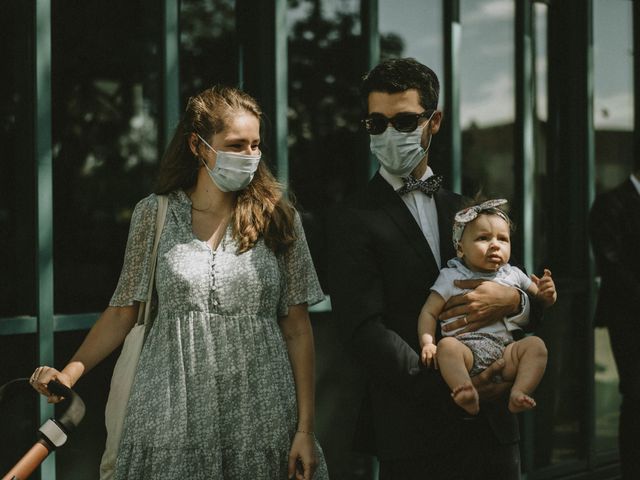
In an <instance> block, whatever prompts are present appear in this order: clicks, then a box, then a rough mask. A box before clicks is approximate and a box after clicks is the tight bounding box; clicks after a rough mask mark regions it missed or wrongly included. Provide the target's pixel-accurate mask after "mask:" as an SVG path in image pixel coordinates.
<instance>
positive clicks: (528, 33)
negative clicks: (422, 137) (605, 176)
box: [514, 0, 536, 472]
mask: <svg viewBox="0 0 640 480" xmlns="http://www.w3.org/2000/svg"><path fill="white" fill-rule="evenodd" d="M514 25H515V32H514V33H515V107H516V111H515V118H516V121H515V139H514V140H515V141H514V147H515V152H514V153H515V165H514V166H515V175H516V178H515V185H516V189H515V197H516V198H515V203H516V205H517V215H518V218H519V219H520V221H519V223H520V224H521V225H522V231H521V232H520V234H519V235H518V240H517V241H518V244H519V245H518V246H519V251H520V255H521V258H522V262H523V264H524V266H525V268H526V269H527V271H529V272H533V271H534V260H533V258H534V252H533V234H534V230H533V210H534V195H535V191H534V187H535V184H534V175H535V171H534V170H535V141H534V130H533V125H534V116H535V114H536V110H535V108H534V102H535V90H534V88H535V81H534V75H535V69H534V49H533V46H534V40H533V3H532V1H531V0H521V1H515V24H514ZM523 424H524V425H523V427H524V431H523V442H522V450H523V452H522V453H523V455H522V464H523V470H524V471H525V472H531V471H532V470H533V449H534V422H533V414H532V413H530V412H529V413H527V414H525V415H524V418H523Z"/></svg>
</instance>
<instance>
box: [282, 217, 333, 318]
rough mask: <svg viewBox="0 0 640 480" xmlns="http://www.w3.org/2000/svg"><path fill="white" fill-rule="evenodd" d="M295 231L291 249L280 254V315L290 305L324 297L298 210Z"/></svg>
mask: <svg viewBox="0 0 640 480" xmlns="http://www.w3.org/2000/svg"><path fill="white" fill-rule="evenodd" d="M294 231H295V235H296V240H295V241H294V243H293V244H292V245H291V247H290V248H289V250H287V251H286V252H285V253H284V254H282V255H281V256H280V262H279V263H280V270H281V272H282V276H283V281H282V288H281V292H280V299H279V301H278V316H280V317H284V316H286V315H287V314H288V312H289V306H290V305H299V304H301V303H307V304H308V305H314V304H316V303H318V302H320V301H322V300H323V299H324V293H322V289H321V288H320V282H319V281H318V275H317V274H316V270H315V267H314V266H313V260H312V259H311V254H310V253H309V246H308V245H307V240H306V237H305V235H304V229H303V227H302V221H301V220H300V215H299V214H298V212H296V213H295V218H294Z"/></svg>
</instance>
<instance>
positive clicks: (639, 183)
mask: <svg viewBox="0 0 640 480" xmlns="http://www.w3.org/2000/svg"><path fill="white" fill-rule="evenodd" d="M629 178H630V179H631V183H633V186H634V187H636V190H637V191H638V195H640V180H638V178H636V176H635V175H634V174H633V173H632V174H631V175H630V176H629Z"/></svg>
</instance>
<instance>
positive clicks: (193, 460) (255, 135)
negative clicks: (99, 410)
mask: <svg viewBox="0 0 640 480" xmlns="http://www.w3.org/2000/svg"><path fill="white" fill-rule="evenodd" d="M260 117H261V112H260V108H259V107H258V105H257V103H256V102H255V100H254V99H253V98H251V97H250V96H249V95H247V94H245V93H243V92H241V91H239V90H236V89H234V88H228V87H213V88H211V89H209V90H206V91H204V92H202V93H201V94H199V95H197V96H196V97H193V98H191V99H190V100H189V103H188V105H187V109H186V112H185V114H184V117H183V118H182V120H181V122H180V124H179V125H178V128H177V130H176V133H175V135H174V137H173V139H172V141H171V144H170V145H169V148H168V149H167V152H166V153H165V156H164V158H163V160H162V163H161V167H160V174H159V180H158V185H157V188H156V194H161V195H167V196H168V200H169V206H168V213H167V218H166V222H165V225H164V229H163V231H162V236H161V238H160V244H159V247H158V263H157V273H156V291H157V298H158V305H157V315H156V317H155V319H154V320H153V321H152V322H151V326H150V328H149V329H148V332H147V337H146V340H145V344H144V347H143V350H142V353H141V355H140V360H139V363H138V369H137V371H136V375H135V378H134V385H133V387H132V391H131V396H130V398H129V404H128V407H127V414H126V416H125V420H124V427H123V434H122V440H121V443H120V449H119V451H118V459H117V462H116V471H115V478H116V479H128V480H131V479H155V478H191V479H214V478H215V479H217V478H225V479H244V478H260V479H265V480H266V479H268V480H273V479H279V478H290V477H292V476H293V474H294V473H295V474H296V478H305V479H310V478H312V477H313V478H327V472H326V465H325V464H324V460H323V458H322V452H321V450H320V448H319V446H318V445H317V444H316V442H315V438H314V435H313V430H314V375H313V372H314V351H313V335H312V331H311V326H310V322H309V316H308V312H307V305H309V304H312V303H315V302H318V301H319V300H321V299H322V297H323V295H322V291H321V290H320V286H319V284H318V280H317V277H316V274H315V271H314V269H313V264H312V262H311V257H310V255H309V250H308V247H307V244H306V241H305V238H304V232H303V230H302V225H301V222H300V218H299V216H298V214H297V213H296V212H295V210H294V209H293V207H292V206H291V204H290V203H289V202H288V201H287V200H286V199H285V198H284V197H283V195H282V191H281V189H280V188H279V186H278V184H277V183H276V181H275V179H274V178H273V176H272V175H271V173H270V172H269V170H268V168H267V166H266V165H265V164H264V162H263V161H261V153H260V146H259V145H260ZM156 212H157V197H156V195H150V196H149V197H147V198H145V199H143V200H142V201H141V202H140V203H139V204H138V205H137V206H136V209H135V211H134V214H133V217H132V220H131V227H130V232H129V240H128V242H127V251H126V254H125V262H124V266H123V269H122V273H121V275H120V280H119V283H118V286H117V288H116V291H115V293H114V295H113V297H112V299H111V301H110V304H109V307H108V308H107V309H106V310H105V312H104V313H103V314H102V315H101V317H100V319H99V320H98V321H97V322H96V324H95V325H94V327H93V328H92V329H91V331H90V332H89V334H88V335H87V337H86V339H85V340H84V342H83V343H82V345H81V346H80V348H79V349H78V351H77V352H76V354H75V355H74V356H73V358H72V359H71V361H70V362H69V364H68V365H67V366H65V367H64V369H63V370H62V371H60V372H59V371H57V370H55V369H53V368H50V367H40V368H38V369H37V370H36V371H35V372H34V374H33V376H32V384H33V385H34V388H36V390H38V391H40V392H41V393H42V394H44V395H47V396H49V397H50V401H57V400H58V399H57V398H55V397H54V396H52V395H51V394H50V392H48V390H47V388H46V385H47V383H48V382H49V381H50V380H51V379H57V380H58V381H60V382H62V383H64V384H66V385H68V386H73V385H74V384H75V382H76V381H77V380H78V379H79V378H80V377H81V376H82V375H83V374H84V373H86V372H87V371H89V370H90V369H91V368H92V367H93V366H95V365H96V364H97V363H98V362H100V361H101V360H102V359H104V358H105V357H106V356H107V355H109V353H111V352H112V351H113V350H114V349H115V348H116V347H118V346H119V345H120V344H121V343H122V342H123V340H124V338H125V336H126V334H127V333H128V332H129V330H130V329H131V328H132V327H133V325H134V324H135V321H136V318H137V310H138V305H139V302H143V301H144V300H145V298H146V291H147V285H148V278H149V270H150V263H151V262H150V259H149V257H150V255H151V250H152V244H153V237H154V234H155V221H156ZM145 277H146V278H145ZM316 468H317V472H316V474H315V476H314V472H315V470H316Z"/></svg>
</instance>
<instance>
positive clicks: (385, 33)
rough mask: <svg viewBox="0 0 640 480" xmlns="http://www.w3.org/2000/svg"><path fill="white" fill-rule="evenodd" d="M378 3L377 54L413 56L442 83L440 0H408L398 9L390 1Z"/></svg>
mask: <svg viewBox="0 0 640 480" xmlns="http://www.w3.org/2000/svg"><path fill="white" fill-rule="evenodd" d="M378 5H379V15H380V17H379V18H380V27H379V29H380V56H381V57H382V58H387V57H413V58H415V59H416V60H418V61H419V62H421V63H424V64H425V65H427V66H429V68H431V69H432V70H433V71H434V72H436V75H438V78H439V79H440V81H441V82H442V80H443V78H444V77H443V73H444V71H443V64H442V59H443V45H442V0H427V1H425V0H408V1H405V2H403V4H402V8H398V2H397V1H394V0H380V1H379V3H378ZM441 86H442V85H441ZM441 96H442V92H441Z"/></svg>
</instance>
